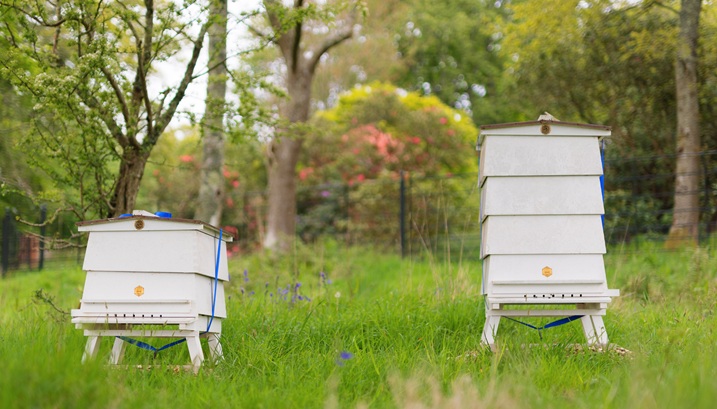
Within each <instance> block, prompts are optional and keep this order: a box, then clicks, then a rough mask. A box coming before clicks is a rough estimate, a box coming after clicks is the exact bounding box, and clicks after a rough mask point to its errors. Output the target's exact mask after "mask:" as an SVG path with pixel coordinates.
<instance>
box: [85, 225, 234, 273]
mask: <svg viewBox="0 0 717 409" xmlns="http://www.w3.org/2000/svg"><path fill="white" fill-rule="evenodd" d="M163 225H165V226H167V225H168V224H167V223H163ZM170 226H171V225H170ZM95 227H96V226H95ZM112 227H115V226H112ZM127 227H128V228H127V229H125V230H118V231H92V232H91V233H90V237H89V240H88V243H87V251H86V253H85V260H84V263H83V265H82V268H83V270H85V271H135V272H136V271H144V272H177V273H197V274H202V275H204V276H207V277H212V278H214V268H215V259H216V256H217V247H216V246H217V244H218V235H217V236H216V237H214V236H212V235H209V234H206V233H204V232H201V231H197V230H193V229H192V230H144V229H143V230H135V229H134V227H133V224H131V223H130V224H129V225H127ZM221 253H222V254H223V255H225V256H224V257H221V259H220V260H219V262H220V264H219V278H220V279H222V280H228V279H229V274H228V265H227V259H226V243H225V242H224V240H222V250H221Z"/></svg>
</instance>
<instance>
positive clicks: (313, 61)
mask: <svg viewBox="0 0 717 409" xmlns="http://www.w3.org/2000/svg"><path fill="white" fill-rule="evenodd" d="M355 20H356V10H355V9H354V10H352V11H351V14H350V15H349V18H348V20H347V21H346V23H345V25H344V26H343V27H342V29H341V30H340V31H336V32H334V34H333V35H331V36H329V37H327V38H326V39H325V40H324V42H323V43H321V44H317V46H316V47H315V48H314V49H312V50H311V51H312V52H311V58H310V59H309V65H308V69H309V70H310V71H311V72H314V71H315V70H316V66H317V65H318V64H319V61H320V59H321V56H322V55H324V54H325V53H326V52H327V51H329V50H330V49H331V48H332V47H334V46H336V45H338V44H341V43H342V42H343V41H345V40H348V39H349V38H351V36H352V35H353V30H354V22H355Z"/></svg>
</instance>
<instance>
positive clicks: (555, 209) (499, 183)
mask: <svg viewBox="0 0 717 409" xmlns="http://www.w3.org/2000/svg"><path fill="white" fill-rule="evenodd" d="M604 212H605V209H604V206H603V198H602V192H601V188H600V177H599V176H534V177H491V178H488V179H486V182H485V183H484V184H483V187H482V189H481V214H482V217H481V220H483V219H485V217H487V216H512V215H580V214H592V215H595V214H598V215H601V214H603V213H604Z"/></svg>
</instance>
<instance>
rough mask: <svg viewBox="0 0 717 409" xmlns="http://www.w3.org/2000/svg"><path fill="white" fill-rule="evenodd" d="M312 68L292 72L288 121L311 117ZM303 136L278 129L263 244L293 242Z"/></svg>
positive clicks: (284, 246)
mask: <svg viewBox="0 0 717 409" xmlns="http://www.w3.org/2000/svg"><path fill="white" fill-rule="evenodd" d="M312 80H313V72H312V71H309V70H304V69H299V70H297V72H296V73H291V74H289V77H288V79H287V90H288V94H289V95H288V98H289V101H288V102H287V104H286V105H285V106H284V109H282V111H283V112H282V113H281V114H282V117H283V118H286V119H288V121H289V123H291V124H293V123H300V122H306V120H308V119H309V104H310V102H311V82H312ZM302 143H303V136H302V135H300V134H293V133H292V129H277V135H276V138H275V140H274V141H272V143H271V146H270V148H269V152H268V163H267V165H268V170H269V175H268V176H269V187H268V196H269V197H268V200H269V210H268V212H267V219H266V220H267V221H266V237H265V238H264V248H267V249H272V250H278V251H280V252H286V251H288V250H290V249H291V247H292V245H293V240H294V236H295V233H296V163H297V162H298V160H299V153H300V152H301V145H302Z"/></svg>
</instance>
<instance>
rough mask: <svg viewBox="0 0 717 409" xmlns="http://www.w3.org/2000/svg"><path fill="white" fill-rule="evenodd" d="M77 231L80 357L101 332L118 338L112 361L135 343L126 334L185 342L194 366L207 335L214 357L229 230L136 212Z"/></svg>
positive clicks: (93, 348) (91, 352) (89, 353)
mask: <svg viewBox="0 0 717 409" xmlns="http://www.w3.org/2000/svg"><path fill="white" fill-rule="evenodd" d="M78 228H79V231H83V232H84V231H86V232H89V239H88V243H87V251H86V253H85V260H84V264H83V269H84V270H85V271H86V272H87V276H86V280H85V287H84V292H83V295H82V300H81V304H80V308H79V309H77V310H72V322H73V323H74V324H75V326H76V327H77V328H80V329H83V330H84V333H85V336H87V337H88V341H87V346H86V348H85V354H84V356H83V360H84V359H87V358H92V357H94V356H95V355H96V354H97V351H98V349H99V340H100V337H103V336H111V337H117V338H115V341H114V346H113V348H112V353H111V357H110V361H111V363H114V364H116V363H118V362H119V361H120V360H121V358H122V355H123V353H124V348H125V344H126V343H125V341H129V342H130V343H135V344H137V343H139V342H136V341H135V340H133V339H130V338H129V337H153V338H180V339H184V340H186V343H187V346H188V349H189V354H190V359H191V362H192V367H193V368H194V369H195V370H196V369H198V367H199V366H200V365H201V363H202V361H203V360H204V353H203V351H202V348H201V344H200V337H206V338H207V339H208V344H209V352H210V354H211V355H212V357H213V358H215V359H216V358H219V357H221V355H222V350H221V344H220V343H219V337H220V335H221V330H222V320H223V319H224V318H226V307H225V300H224V283H225V282H226V281H227V280H228V279H229V273H228V269H227V258H226V242H228V241H231V240H232V237H231V236H230V235H227V234H222V233H221V231H220V230H219V229H217V228H215V227H213V226H210V225H208V224H206V223H203V222H201V221H197V220H187V219H172V218H168V217H158V216H155V215H153V214H151V213H148V212H144V211H141V210H140V211H135V212H134V213H133V215H127V216H126V217H120V218H113V219H104V220H93V221H87V222H80V223H78ZM220 237H221V240H220ZM217 258H218V259H217ZM120 337H121V338H120ZM140 345H148V344H146V343H141V344H140Z"/></svg>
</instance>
